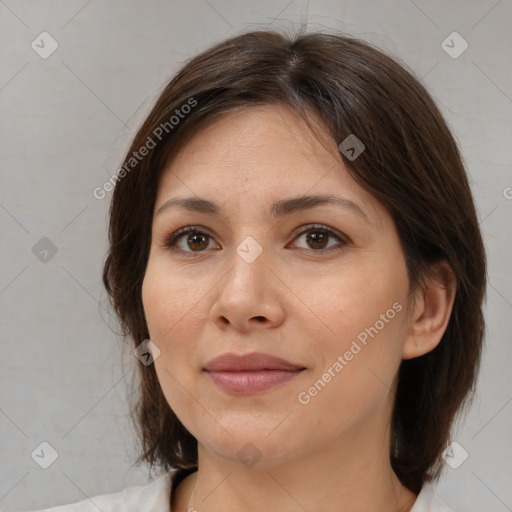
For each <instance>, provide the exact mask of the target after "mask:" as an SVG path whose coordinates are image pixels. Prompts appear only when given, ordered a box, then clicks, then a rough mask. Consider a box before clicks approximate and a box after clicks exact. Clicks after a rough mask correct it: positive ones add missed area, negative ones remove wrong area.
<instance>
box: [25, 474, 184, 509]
mask: <svg viewBox="0 0 512 512" xmlns="http://www.w3.org/2000/svg"><path fill="white" fill-rule="evenodd" d="M174 473H175V472H174V471H173V472H170V473H165V474H163V475H161V476H159V477H157V478H155V479H153V480H152V481H151V482H149V483H148V484H146V485H137V486H133V487H127V488H126V489H123V490H122V491H120V492H116V493H113V494H102V495H98V496H93V497H90V498H87V499H85V500H83V501H80V502H77V503H71V504H69V505H61V506H58V507H53V508H46V509H44V511H43V510H41V511H34V512H98V510H101V511H102V512H140V511H141V510H144V512H170V509H169V494H170V490H171V487H170V486H171V481H172V477H173V476H174Z"/></svg>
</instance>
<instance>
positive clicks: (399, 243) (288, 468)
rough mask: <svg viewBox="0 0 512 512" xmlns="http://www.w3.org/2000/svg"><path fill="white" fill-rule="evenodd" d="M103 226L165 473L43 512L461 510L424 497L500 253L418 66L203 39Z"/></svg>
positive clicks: (117, 302)
mask: <svg viewBox="0 0 512 512" xmlns="http://www.w3.org/2000/svg"><path fill="white" fill-rule="evenodd" d="M110 215H111V217H110V250H109V254H108V257H107V260H106V262H105V267H104V275H103V277H104V283H105V285H106V288H107V290H108V292H109V294H110V296H111V298H112V302H113V305H114V307H115V310H116V313H117V314H118V316H119V318H120V321H121V323H122V325H123V327H124V330H125V333H126V334H127V335H128V336H129V338H130V339H131V342H132V343H133V344H134V347H135V353H136V354H137V356H138V358H139V360H140V363H138V364H139V369H140V376H141V379H140V388H139V389H140V400H139V402H138V403H137V404H136V407H135V409H134V411H133V412H134V415H135V417H136V422H137V426H138V432H139V434H140V439H141V455H140V457H139V460H138V462H147V463H148V464H149V465H150V467H151V468H154V467H157V468H160V469H161V470H162V474H161V475H160V476H159V477H158V478H156V479H155V480H154V481H152V482H151V483H150V484H148V485H146V486H140V487H132V488H128V489H125V490H124V491H123V492H121V493H116V494H111V495H104V496H97V497H93V498H91V499H90V500H85V501H83V502H80V503H78V504H75V505H69V506H65V507H61V508H56V509H50V510H55V512H57V511H61V512H65V511H67V512H72V511H75V510H76V511H78V510H80V511H88V510H97V508H100V509H101V510H102V511H103V512H107V511H114V510H121V509H122V510H130V511H131V510H133V511H135V510H145V511H149V510H155V511H156V510H159V511H162V510H172V512H185V511H190V510H197V511H199V512H203V511H204V512H209V511H214V510H224V511H226V512H230V511H235V510H236V511H240V510H244V511H266V510H270V509H277V510H287V511H295V510H297V511H300V510H307V511H309V512H313V511H320V510H321V511H323V512H325V511H341V510H346V511H351V512H354V511H361V512H362V511H364V512H373V511H383V510H385V511H396V512H398V511H401V512H405V511H410V512H427V511H428V512H434V511H436V512H440V511H448V510H449V509H448V507H446V505H444V504H443V503H442V502H441V500H440V499H439V498H438V497H437V496H436V495H435V494H434V490H433V484H434V483H435V482H436V481H437V480H438V478H439V476H440V472H441V469H442V466H443V457H442V455H443V452H444V450H445V449H446V448H447V446H448V445H449V444H450V443H451V438H450V435H451V429H452V425H453V422H454V419H455V418H456V416H457V414H458V413H460V411H461V410H462V407H463V406H464V405H467V403H468V398H469V397H470V396H471V391H472V390H473V388H474V383H475V378H476V375H477V371H478V366H479V361H480V354H481V348H482V342H483V335H484V320H483V314H482V301H483V298H484V294H485V282H486V261H485V253H484V248H483V244H482V237H481V234H480V232H479V227H478V221H477V217H476V214H475V207H474V203H473V199H472V196H471V191H470V188H469V185H468V180H467V176H466V173H465V170H464V167H463V164H462V162H461V157H460V154H459V151H458V149H457V146H456V143H455V142H454V139H453V137H452V135H451V134H450V131H449V129H448V127H447V125H446V123H445V121H444V120H443V118H442V116H441V114H440V112H439V110H438V109H437V107H436V105H435V104H434V102H433V100H432V99H431V98H430V96H429V95H428V93H427V92H426V90H425V89H424V88H423V86H422V85H421V84H420V83H419V82H418V81H417V80H416V79H415V78H414V77H413V76H412V75H411V74H410V73H409V72H408V71H406V70H405V69H404V67H402V66H401V65H399V64H398V63H397V62H396V61H395V60H393V59H391V58H390V57H388V56H386V55H385V54H383V53H382V52H381V51H379V50H377V49H375V48H373V47H371V46H370V45H368V44H367V43H364V42H362V41H360V40H357V39H352V38H349V37H344V36H341V35H337V34H321V33H312V34H304V33H299V34H297V35H295V36H291V37H287V36H285V35H282V34H279V33H277V32H272V31H258V32H251V33H246V34H243V35H239V36H236V37H233V38H231V39H228V40H227V41H224V42H222V43H220V44H218V45H216V46H214V47H212V48H210V49H208V50H207V51H205V52H204V53H202V54H201V55H198V56H197V57H195V58H193V59H191V60H190V61H189V62H188V63H187V64H186V65H185V66H184V67H183V68H182V69H181V70H180V71H179V72H178V73H177V75H176V76H175V77H174V78H173V79H172V80H171V81H170V83H169V84H168V85H167V87H166V88H165V89H164V91H163V92H162V94H161V96H160V98H159V99H158V100H157V102H156V104H155V106H154V107H153V109H152V111H151V112H150V114H149V115H148V117H147V119H146V120H145V122H144V123H143V125H142V127H141V128H140V130H139V131H138V133H137V134H136V136H135V138H134V140H133V143H132V145H131V148H130V150H129V152H128V154H127V155H126V158H125V161H124V163H123V166H122V167H121V168H120V170H119V172H118V175H117V177H116V186H115V190H114V195H113V198H112V204H111V212H110ZM149 340H151V341H149ZM175 469H176V471H174V470H175ZM120 507H121V508H120ZM122 507H126V508H122Z"/></svg>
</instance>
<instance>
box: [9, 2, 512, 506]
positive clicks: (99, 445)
mask: <svg viewBox="0 0 512 512" xmlns="http://www.w3.org/2000/svg"><path fill="white" fill-rule="evenodd" d="M306 20H307V21H308V25H309V30H322V29H323V28H335V29H339V30H342V31H345V32H347V33H350V34H353V35H357V36H359V37H361V38H363V39H366V40H369V41H371V42H373V43H376V44H378V45H379V46H380V47H382V48H384V49H387V50H389V51H391V52H392V53H394V54H395V55H397V56H399V57H400V58H401V59H402V60H403V61H404V62H405V63H406V64H407V65H408V66H409V67H410V68H412V69H413V71H414V72H415V73H416V74H417V75H418V76H419V77H421V78H422V79H423V82H424V83H425V85H426V86H427V88H428V89H429V91H431V93H432V94H433V96H434V97H435V99H436V100H437V102H438V103H439V105H440V107H441V109H442V111H443V113H444V114H445V116H446V118H447V120H448V122H449V124H450V126H451V127H452V129H453V131H454V134H455V136H456V138H457V140H458V142H459V144H460V147H461V149H462V152H463V155H464V158H465V161H466V163H467V167H468V169H469V173H470V175H471V180H472V188H473V191H474V195H475V199H476V202H477V207H478V213H479V218H480V219H481V227H482V230H483V232H484V235H485V242H486V245H487V250H488V255H489V279H490V285H489V292H488V301H487V305H486V317H487V321H488V335H487V345H486V349H485V353H484V358H483V363H482V371H481V375H480V379H479V382H478V389H477V395H476V399H475V402H474V405H473V407H472V408H471V409H470V410H469V413H468V415H467V418H466V420H465V422H463V424H462V426H461V428H460V430H459V433H458V434H457V436H456V437H455V440H456V441H457V442H459V443H460V444H461V445H462V446H463V447H464V449H465V450H467V452H468V453H469V457H468V459H467V460H466V461H465V462H464V463H463V464H462V465H461V466H460V467H459V468H458V469H452V468H451V467H446V470H445V472H444V476H443V480H442V481H441V483H440V485H439V486H438V494H439V495H440V496H441V497H442V499H443V500H444V501H446V503H447V504H448V505H449V506H451V507H452V508H453V509H454V510H455V511H459V512H462V511H464V512H472V511H475V512H476V511H481V510H485V511H486V512H505V511H507V510H512V487H511V486H510V482H511V475H512V462H511V460H512V446H511V441H510V432H511V430H512V429H511V427H512V421H511V420H512V403H511V401H512V381H511V379H510V363H511V348H510V347H511V344H510V336H509V330H510V316H511V314H512V310H511V308H512V285H511V279H510V271H509V270H507V269H508V268H509V265H510V261H511V259H512V258H511V256H512V250H511V249H512V248H511V242H510V218H511V211H512V200H511V197H512V189H511V188H507V187H512V176H511V172H510V163H511V160H512V158H511V157H512V155H511V143H510V135H511V134H510V126H511V124H510V122H511V117H512V99H511V98H512V83H511V67H510V61H509V57H510V53H511V52H510V50H511V32H512V31H511V20H512V2H511V1H510V0H500V1H496V0H482V1H472V2H465V1H462V0H458V1H452V2H446V1H441V0H434V1H431V2H427V1H425V0H414V1H413V0H397V1H393V0H386V1H377V0H373V1H367V2H357V1H342V0H330V1H328V0H323V1H310V2H309V5H308V3H307V2H305V1H301V0H292V1H290V0H280V1H273V2H271V1H269V0H266V1H260V2H258V3H256V2H248V1H241V2H240V1H238V2H235V1H229V0H190V1H187V2H178V1H167V2H165V1H155V0H153V1H150V2H142V1H139V2H136V1H130V2H126V1H121V0H112V1H104V2H99V1H98V0H92V1H86V0H76V1H75V0H74V1H69V0H66V1H64V0H61V1H43V2H36V1H32V2H30V1H23V0H5V1H2V0H0V38H1V40H0V52H1V59H0V60H1V73H0V108H1V114H0V115H1V117H0V119H1V121H0V123H1V129H0V145H1V173H2V186H1V192H0V223H1V230H2V231H1V233H2V248H3V250H2V251H1V261H0V306H1V311H2V313H1V315H2V316H1V342H2V344H1V353H2V358H1V372H0V430H1V436H0V454H1V455H0V456H1V459H0V508H2V509H5V510H13V511H14V510H27V509H34V508H43V507H47V506H50V505H58V504H63V503H70V502H74V501H79V500H83V499H85V498H86V497H88V496H94V495H97V494H103V493H110V492H115V491H118V490H120V489H122V488H124V487H126V486H129V485H136V484H144V483H146V482H147V481H148V475H147V472H145V471H143V469H144V468H142V469H136V468H133V467H132V465H133V462H134V460H135V440H134V436H133V433H132V431H131V428H130V424H129V421H128V417H127V411H128V409H127V404H126V401H127V399H128V390H129V387H128V385H129V383H130V379H131V378H132V376H133V369H134V368H135V363H137V361H136V359H135V358H134V357H133V355H131V354H130V353H129V351H128V350H126V349H123V348H122V342H121V340H120V339H119V338H118V337H117V336H116V335H115V333H114V332H113V330H112V327H113V325H114V324H113V321H112V318H111V316H110V314H109V312H108V309H106V307H105V304H106V303H105V292H104V291H103V288H102V284H101V280H100V277H101V268H102V263H103V258H104V254H105V249H106V219H107V217H106V215H107V209H108V202H109V199H110V196H111V194H107V197H106V198H105V199H103V200H97V199H95V198H94V197H93V195H92V191H93V190H94V188H96V187H98V186H102V185H103V183H104V182H105V180H106V179H108V177H109V176H111V175H112V174H113V173H115V172H116V171H117V169H118V166H119V163H120V159H121V157H122V156H123V153H124V152H125V151H126V149H127V146H128V143H129V140H130V138H131V137H132V136H133V135H134V133H135V130H136V129H137V127H138V125H139V123H140V121H141V120H142V119H143V117H144V114H145V113H147V111H148V108H149V106H150V105H151V103H152V102H153V101H154V100H155V99H156V96H157V94H158V92H159V91H160V90H161V88H162V86H163V84H164V82H165V81H166V80H167V79H168V78H169V77H170V76H172V74H173V73H174V72H175V71H177V70H178V68H179V67H180V66H181V64H182V63H183V62H184V61H185V60H186V59H187V58H189V57H190V56H192V55H194V54H196V53H198V52H199V51H201V50H204V49H205V48H206V47H207V46H208V45H210V44H211V43H214V42H217V41H219V40H221V39H223V38H226V37H228V36H231V35H234V34H236V33H239V32H242V31H246V30H248V29H251V28H259V27H267V26H270V27H282V26H285V27H288V28H291V27H293V26H294V25H295V24H297V23H299V22H302V21H306ZM43 31H47V32H49V33H50V34H51V36H52V37H53V38H54V39H55V40H56V41H57V42H58V45H59V47H58V49H57V50H56V51H55V52H54V53H53V54H52V55H51V56H49V57H48V58H46V59H43V58H41V57H40V56H39V55H38V53H36V52H35V51H34V50H33V49H32V48H31V42H32V41H33V40H36V43H37V42H38V41H39V44H40V45H42V44H41V43H40V38H38V35H39V34H40V33H41V32H43ZM453 31H457V32H459V33H460V34H461V35H462V37H463V38H464V39H465V40H466V41H467V42H468V44H469V48H468V49H467V50H466V51H465V52H464V53H463V54H462V55H460V56H459V57H458V58H452V57H451V56H450V55H448V54H447V53H446V52H445V51H444V50H443V48H442V47H441V43H442V41H443V40H444V39H445V38H446V37H447V36H448V35H449V34H450V33H452V32H453ZM454 44H455V43H454ZM45 48H46V49H48V48H49V43H48V41H47V42H46V43H45ZM455 48H456V49H457V48H460V45H459V43H458V42H457V43H456V44H455ZM507 62H508V64H507ZM418 122H421V119H418ZM456 200H457V198H454V201H456ZM42 237H47V238H48V239H50V240H51V241H52V243H53V244H54V245H55V246H56V248H57V252H56V254H55V255H53V256H52V253H51V251H50V252H49V253H48V254H45V253H41V252H39V253H37V251H35V250H34V251H35V252H36V254H34V253H33V251H32V248H33V247H34V245H35V244H36V243H37V242H38V241H39V240H40V239H41V238H42ZM40 243H42V244H43V245H44V244H45V243H48V242H40ZM37 247H39V246H37ZM39 250H44V247H43V249H41V248H39ZM36 256H39V257H36ZM40 258H43V259H44V258H46V259H47V261H46V262H45V261H41V260H40ZM120 362H122V363H123V364H120ZM43 441H46V442H48V443H50V444H51V445H52V446H53V447H54V448H55V449H56V450H57V452H58V454H59V457H58V458H57V460H56V461H55V462H54V463H53V464H52V465H51V466H50V467H49V468H48V469H42V468H40V467H39V465H37V464H36V462H34V460H33V459H32V458H31V453H32V452H33V450H34V449H35V448H36V447H38V445H39V444H40V443H41V442H43ZM46 453H48V452H46Z"/></svg>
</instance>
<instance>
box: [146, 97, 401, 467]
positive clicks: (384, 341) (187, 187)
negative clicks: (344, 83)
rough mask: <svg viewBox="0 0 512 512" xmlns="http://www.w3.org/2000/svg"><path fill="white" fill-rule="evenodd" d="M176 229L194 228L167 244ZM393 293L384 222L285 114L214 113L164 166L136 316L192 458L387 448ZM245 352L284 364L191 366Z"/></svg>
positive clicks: (287, 457)
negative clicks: (140, 311)
mask: <svg viewBox="0 0 512 512" xmlns="http://www.w3.org/2000/svg"><path fill="white" fill-rule="evenodd" d="M363 142H364V141H363ZM299 196H305V197H306V198H307V197H313V196H331V197H336V198H340V199H339V201H338V202H337V203H336V202H327V201H322V200H312V199H310V200H307V199H304V200H302V201H296V200H294V198H297V197H299ZM184 198H190V199H191V201H189V203H188V206H189V208H185V207H183V206H180V205H179V204H177V203H175V204H172V205H171V204H170V203H168V201H170V200H172V199H184ZM199 199H201V200H205V201H208V202H210V203H213V204H214V205H215V208H213V207H212V206H211V205H210V204H205V203H201V204H200V203H197V202H196V203H193V202H192V201H198V200H199ZM274 205H276V206H274ZM214 210H215V211H214ZM185 226H190V227H193V228H194V229H195V230H196V231H197V232H195V233H185V234H182V235H180V236H179V237H178V238H176V239H175V241H174V243H172V244H171V243H170V244H169V245H166V244H167V242H169V239H170V238H171V236H172V235H173V234H174V233H176V231H177V230H178V229H180V228H183V227H185ZM322 249H323V251H322ZM408 291H409V280H408V276H407V271H406V266H405V261H404V256H403V253H402V250H401V246H400V241H399V238H398V235H397V232H396V229H395V226H394V223H393V221H392V219H391V217H390V215H389V213H388V212H387V211H386V210H385V209H384V207H383V206H382V205H381V204H380V203H379V202H378V201H377V200H376V199H375V198H374V197H373V196H371V195H370V194H369V193H368V192H366V191H365V190H364V189H363V188H361V187H360V186H359V185H358V184H357V183H356V182H355V181H354V180H353V179H352V178H351V177H350V175H349V173H348V171H347V169H346V168H345V166H344V164H343V161H342V158H341V155H340V153H339V150H338V149H337V147H336V145H335V144H334V143H333V148H332V150H330V151H328V150H327V149H326V148H325V147H323V146H322V145H321V144H320V143H319V142H318V140H317V139H316V138H315V137H314V136H313V135H312V134H311V132H310V131H308V128H307V126H306V125H305V124H304V123H303V121H302V120H301V119H300V118H299V117H298V116H297V115H296V114H295V113H294V112H292V111H291V110H289V109H287V108H286V107H284V106H268V107H259V108H255V109H252V110H248V111H243V112H238V113H229V114H226V115H225V116H224V117H223V118H221V119H219V120H217V121H215V122H213V123H212V124H210V125H209V126H208V127H207V128H205V129H203V130H201V131H199V132H198V133H197V134H196V135H195V136H194V138H193V139H192V140H191V141H190V142H189V143H188V144H187V145H186V146H185V147H184V148H183V149H182V151H181V152H180V153H179V154H178V155H177V156H176V157H175V158H174V160H172V161H171V162H169V164H168V165H167V167H166V168H165V170H164V172H163V175H162V178H161V181H160V184H159V189H158V194H157V199H156V205H155V215H154V220H153V227H152V243H151V251H150V256H149V262H148V266H147V270H146V274H145V278H144V284H143V302H144V310H145V314H146V319H147V323H148V327H149V333H150V337H151V340H152V341H153V343H154V344H155V345H156V346H157V347H158V348H159V350H160V355H159V356H158V357H157V358H156V360H155V369H156V372H157V375H158V378H159V381H160V383H161V386H162V389H163V392H164V394H165V397H166V399H167V401H168V403H169V405H170V407H171V408H172V409H173V411H174V412H175V413H176V415H177V416H178V418H179V419H180V420H181V422H182V423H183V424H184V426H185V427H186V428H187V429H188V430H189V432H190V433H191V434H192V435H193V436H194V437H195V438H196V439H197V440H198V442H199V446H200V449H201V450H206V451H207V452H208V453H210V454H215V455H216V456H218V457H221V458H223V459H225V460H231V461H234V462H238V463H244V464H249V462H248V461H249V459H250V457H249V458H247V455H249V456H253V457H252V459H251V460H253V459H254V460H256V459H259V461H258V464H260V467H265V466H266V467H271V466H272V465H275V464H278V463H284V462H291V461H293V460H299V459H301V460H303V459H304V457H307V456H308V454H313V453H318V452H319V450H333V449H336V446H339V447H341V446H350V443H352V442H355V439H356V438H357V439H358V441H357V442H364V441H366V442H375V439H378V440H379V442H381V443H382V441H383V440H386V439H387V438H386V436H387V435H388V434H389V432H387V433H385V431H386V426H387V425H388V424H389V415H390V413H391V408H392V403H393V398H394V391H395V385H396V375H397V371H398V367H399V365H400V362H401V360H402V356H403V348H404V343H405V340H406V338H407V333H408V329H409V326H410V325H409V319H408V318H407V316H406V306H407V301H408V300H409V298H408V297H409V295H408ZM255 352H258V353H265V354H269V355H271V356H274V357H278V358H280V359H283V360H285V361H288V362H289V363H291V364H292V365H293V366H294V367H295V368H297V371H277V370H275V371H270V370H265V369H264V368H263V366H265V365H263V364H261V365H260V366H261V368H260V371H258V372H253V373H252V377H251V376H250V375H249V372H248V371H244V372H231V374H229V372H225V371H220V372H218V373H215V372H213V371H210V372H209V371H206V370H205V367H207V366H208V363H209V362H210V361H211V360H213V359H214V358H216V357H217V356H220V355H222V354H226V353H232V354H237V355H243V354H251V353H255ZM266 366H271V365H268V364H267V365H266ZM218 369H219V370H222V369H224V370H225V369H226V368H218ZM299 370H300V371H299ZM272 379H276V382H277V383H276V384H275V385H273V386H270V387H268V386H269V382H270V381H271V380H272ZM255 381H256V384H255V383H254V382H255ZM223 384H224V386H223ZM258 385H261V387H260V388H258ZM254 386H256V387H254ZM248 443H251V444H248ZM347 443H349V444H347ZM254 457H256V459H255V458H254Z"/></svg>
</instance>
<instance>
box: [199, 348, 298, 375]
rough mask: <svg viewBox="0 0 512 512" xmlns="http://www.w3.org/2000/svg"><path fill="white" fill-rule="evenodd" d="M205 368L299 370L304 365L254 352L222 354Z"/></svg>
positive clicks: (211, 369) (238, 370)
mask: <svg viewBox="0 0 512 512" xmlns="http://www.w3.org/2000/svg"><path fill="white" fill-rule="evenodd" d="M204 369H205V370H206V371H207V372H243V371H256V370H285V371H298V370H303V369H304V367H303V366H298V365H295V364H293V363H290V362H289V361H285V360H284V359H280V358H278V357H274V356H272V355H270V354H263V353H261V352H253V353H251V354H243V355H240V356H239V355H237V354H233V353H227V354H222V355H221V356H219V357H216V358H215V359H212V360H211V361H210V362H209V363H208V364H207V365H206V366H205V367H204Z"/></svg>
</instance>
